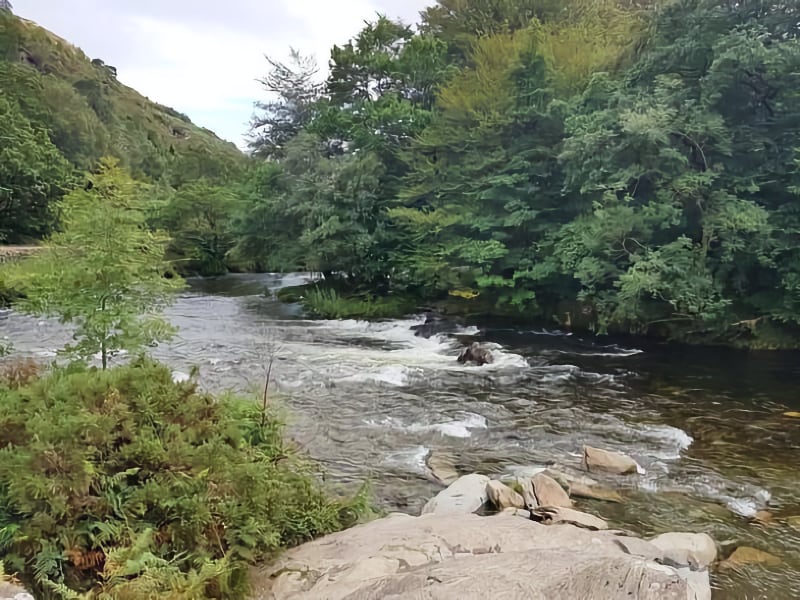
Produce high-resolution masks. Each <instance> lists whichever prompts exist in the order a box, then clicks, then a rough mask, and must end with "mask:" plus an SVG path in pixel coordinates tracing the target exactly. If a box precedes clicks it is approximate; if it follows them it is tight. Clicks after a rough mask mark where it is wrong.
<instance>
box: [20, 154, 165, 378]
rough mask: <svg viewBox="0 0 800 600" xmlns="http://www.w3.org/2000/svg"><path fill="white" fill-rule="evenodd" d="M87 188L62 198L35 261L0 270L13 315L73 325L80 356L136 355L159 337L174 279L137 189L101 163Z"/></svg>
mask: <svg viewBox="0 0 800 600" xmlns="http://www.w3.org/2000/svg"><path fill="white" fill-rule="evenodd" d="M87 188H89V189H77V190H73V191H72V192H70V194H69V195H68V196H67V197H66V198H65V199H64V202H63V204H62V210H63V212H64V216H63V219H62V231H59V232H57V233H55V234H53V235H52V236H51V237H50V238H48V239H47V240H46V242H45V244H44V246H43V248H42V249H41V250H40V251H39V252H37V253H36V254H35V255H34V256H32V257H30V258H27V259H25V260H24V261H22V262H20V263H19V264H15V265H13V266H12V267H10V268H7V269H5V270H4V275H5V278H6V281H7V283H8V285H10V286H11V287H12V288H13V289H16V290H18V291H20V292H22V293H23V294H24V297H23V298H22V299H21V300H19V301H18V302H17V309H18V310H21V311H22V312H27V313H31V314H35V315H42V316H50V317H57V318H58V319H60V320H61V321H62V322H63V323H74V324H75V325H76V330H75V333H74V335H73V337H74V339H75V340H76V343H75V344H74V345H71V346H68V347H67V348H66V350H67V351H68V352H69V353H70V354H72V355H75V356H77V357H79V358H82V359H89V358H91V357H92V356H93V355H95V354H98V355H99V356H100V359H101V362H102V365H103V368H104V369H105V368H106V367H107V365H108V360H109V358H110V357H111V356H113V354H114V353H116V352H118V351H120V350H125V351H128V352H138V351H140V350H142V349H143V348H146V347H147V346H149V345H151V344H153V343H154V342H156V341H158V340H162V339H165V338H166V337H168V335H169V333H170V327H169V326H168V324H167V323H166V321H164V320H163V319H162V318H161V317H160V315H159V310H160V309H161V308H162V307H164V306H165V305H166V304H167V303H168V302H169V300H170V298H171V292H173V291H174V290H176V289H178V287H179V286H180V281H179V280H178V279H176V278H170V279H168V278H166V277H165V273H166V272H167V270H168V265H167V263H166V261H165V259H164V255H165V251H166V246H167V239H166V238H165V237H164V236H163V234H160V233H158V232H153V231H150V229H149V228H148V227H147V224H146V216H145V211H144V202H143V198H142V190H141V189H137V184H136V182H135V181H134V180H133V179H131V178H130V176H129V175H128V174H127V173H125V172H124V171H123V170H121V169H120V168H119V167H118V166H117V165H116V161H115V160H114V159H105V160H103V161H102V163H101V166H100V169H99V170H98V172H97V173H96V174H95V175H93V176H92V179H91V185H90V186H87Z"/></svg>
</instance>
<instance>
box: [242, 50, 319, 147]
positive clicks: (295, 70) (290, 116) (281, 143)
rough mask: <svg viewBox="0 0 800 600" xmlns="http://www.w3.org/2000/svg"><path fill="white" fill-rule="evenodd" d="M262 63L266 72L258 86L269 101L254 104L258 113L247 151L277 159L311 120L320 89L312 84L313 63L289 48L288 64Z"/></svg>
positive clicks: (271, 60)
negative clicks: (266, 94) (268, 97)
mask: <svg viewBox="0 0 800 600" xmlns="http://www.w3.org/2000/svg"><path fill="white" fill-rule="evenodd" d="M266 59H267V62H268V63H269V65H270V72H269V73H268V74H267V76H266V77H264V78H263V79H261V80H260V83H261V85H262V86H263V87H264V90H265V91H266V92H267V93H268V94H269V95H270V96H271V98H270V99H269V100H267V101H259V102H256V109H258V111H259V113H257V114H256V115H255V116H254V117H253V120H252V122H251V123H250V138H251V139H250V148H251V149H252V150H253V153H254V154H255V155H256V156H259V157H262V158H281V157H282V156H283V155H284V153H285V151H286V144H287V143H289V141H291V140H292V139H293V138H294V137H295V136H297V134H298V133H300V131H301V130H302V129H303V127H304V126H305V125H307V124H308V123H309V122H310V121H311V119H312V118H313V115H314V106H315V104H316V102H317V101H318V100H320V99H321V96H322V85H321V84H320V83H319V82H317V81H316V77H317V73H318V70H319V69H318V67H317V63H316V61H314V59H313V58H311V57H307V56H303V55H302V54H300V53H299V52H298V51H297V50H295V49H293V48H292V49H291V52H290V59H289V62H288V63H284V62H281V61H278V60H275V59H273V58H270V57H269V56H267V57H266ZM273 97H274V98H273Z"/></svg>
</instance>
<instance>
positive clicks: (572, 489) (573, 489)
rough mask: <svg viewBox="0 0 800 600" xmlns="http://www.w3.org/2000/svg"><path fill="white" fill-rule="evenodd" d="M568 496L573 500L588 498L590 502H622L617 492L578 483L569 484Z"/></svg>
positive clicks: (598, 486)
mask: <svg viewBox="0 0 800 600" xmlns="http://www.w3.org/2000/svg"><path fill="white" fill-rule="evenodd" d="M569 495H570V496H572V497H575V498H589V499H590V500H602V501H604V502H616V503H621V502H623V500H622V496H620V495H619V492H615V491H614V490H612V489H609V488H606V487H603V486H600V485H586V484H583V483H580V482H579V481H576V482H575V483H572V484H570V486H569Z"/></svg>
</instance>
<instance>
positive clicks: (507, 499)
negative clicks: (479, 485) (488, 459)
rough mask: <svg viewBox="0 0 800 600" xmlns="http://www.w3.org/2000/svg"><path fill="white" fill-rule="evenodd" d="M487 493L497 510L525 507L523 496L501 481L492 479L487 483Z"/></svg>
mask: <svg viewBox="0 0 800 600" xmlns="http://www.w3.org/2000/svg"><path fill="white" fill-rule="evenodd" d="M486 495H487V496H489V500H490V501H491V503H492V504H493V505H494V507H495V508H496V509H497V510H505V509H507V508H525V500H524V499H523V497H522V496H520V495H519V494H518V493H517V492H515V491H514V490H512V489H511V488H510V487H508V486H507V485H506V484H505V483H503V482H501V481H495V480H492V481H490V482H489V483H487V484H486Z"/></svg>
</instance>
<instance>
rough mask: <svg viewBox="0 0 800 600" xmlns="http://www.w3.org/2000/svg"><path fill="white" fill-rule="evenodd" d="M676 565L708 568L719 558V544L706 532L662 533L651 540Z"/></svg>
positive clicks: (666, 558)
mask: <svg viewBox="0 0 800 600" xmlns="http://www.w3.org/2000/svg"><path fill="white" fill-rule="evenodd" d="M650 543H651V544H653V545H654V546H657V547H658V548H660V549H661V551H662V552H663V553H664V559H665V560H667V561H668V562H670V563H672V564H675V565H680V566H683V565H686V566H691V567H694V568H700V569H702V568H706V567H708V566H709V565H710V564H711V563H713V562H714V561H715V560H716V559H717V544H716V543H715V542H714V540H713V538H712V537H711V536H710V535H708V534H706V533H681V532H670V533H662V534H661V535H658V536H656V537H654V538H653V539H651V540H650Z"/></svg>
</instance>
